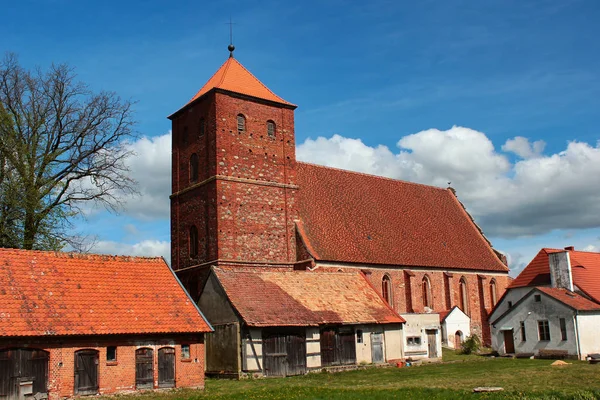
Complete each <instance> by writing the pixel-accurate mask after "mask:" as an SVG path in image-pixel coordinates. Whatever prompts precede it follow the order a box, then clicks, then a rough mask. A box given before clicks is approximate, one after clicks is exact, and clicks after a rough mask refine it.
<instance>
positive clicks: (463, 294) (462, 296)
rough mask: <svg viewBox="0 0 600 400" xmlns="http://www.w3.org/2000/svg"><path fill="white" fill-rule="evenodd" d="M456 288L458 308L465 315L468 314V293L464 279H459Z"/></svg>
mask: <svg viewBox="0 0 600 400" xmlns="http://www.w3.org/2000/svg"><path fill="white" fill-rule="evenodd" d="M458 288H459V291H458V292H459V293H458V295H459V296H458V297H459V301H460V302H459V304H458V306H459V307H460V309H461V310H462V311H463V312H464V313H465V314H467V315H468V314H469V292H468V291H467V281H466V279H465V277H464V276H463V277H461V278H460V281H459V282H458Z"/></svg>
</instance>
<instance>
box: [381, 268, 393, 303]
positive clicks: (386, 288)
mask: <svg viewBox="0 0 600 400" xmlns="http://www.w3.org/2000/svg"><path fill="white" fill-rule="evenodd" d="M381 296H382V297H383V298H384V300H385V301H387V303H388V304H389V305H390V306H391V305H392V282H391V280H390V277H389V276H388V275H384V276H383V279H381Z"/></svg>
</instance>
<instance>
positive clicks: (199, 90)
mask: <svg viewBox="0 0 600 400" xmlns="http://www.w3.org/2000/svg"><path fill="white" fill-rule="evenodd" d="M229 60H230V58H228V59H227V60H225V62H224V63H223V64H221V66H220V67H219V68H217V70H216V71H215V72H214V73H213V74H212V75H211V76H210V78H208V80H207V81H206V83H204V85H202V87H201V88H200V89H198V91H197V92H196V94H194V95H193V96H192V98H191V99H190V100H189V101H188V102H187V104H186V106H187V105H188V104H190V103H191V102H192V101H194V100H195V99H196V96H198V93H200V92H201V91H202V90H203V89H204V87H205V86H206V85H208V82H210V81H211V79H212V78H214V77H215V76H217V74H218V73H219V72H221V69H223V68H224V67H225V64H227V63H228V62H229ZM223 76H225V74H223ZM223 76H221V80H220V81H219V85H220V84H221V83H222V82H223ZM184 107H185V106H184Z"/></svg>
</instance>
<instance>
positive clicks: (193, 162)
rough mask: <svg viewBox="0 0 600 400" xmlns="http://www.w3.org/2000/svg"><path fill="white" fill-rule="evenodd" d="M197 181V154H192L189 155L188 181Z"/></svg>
mask: <svg viewBox="0 0 600 400" xmlns="http://www.w3.org/2000/svg"><path fill="white" fill-rule="evenodd" d="M196 181H198V155H197V154H196V153H194V154H192V155H191V157H190V182H196Z"/></svg>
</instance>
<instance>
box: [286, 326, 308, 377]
mask: <svg viewBox="0 0 600 400" xmlns="http://www.w3.org/2000/svg"><path fill="white" fill-rule="evenodd" d="M286 344H287V346H286V351H287V360H286V362H287V366H286V372H285V374H286V376H292V375H303V374H306V335H304V334H300V333H292V334H288V335H287V336H286Z"/></svg>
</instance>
